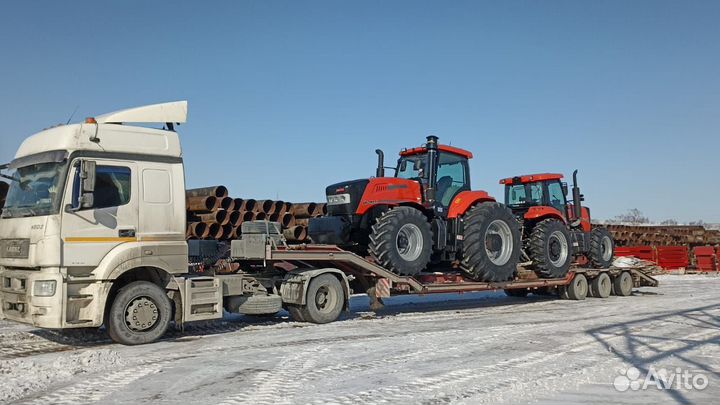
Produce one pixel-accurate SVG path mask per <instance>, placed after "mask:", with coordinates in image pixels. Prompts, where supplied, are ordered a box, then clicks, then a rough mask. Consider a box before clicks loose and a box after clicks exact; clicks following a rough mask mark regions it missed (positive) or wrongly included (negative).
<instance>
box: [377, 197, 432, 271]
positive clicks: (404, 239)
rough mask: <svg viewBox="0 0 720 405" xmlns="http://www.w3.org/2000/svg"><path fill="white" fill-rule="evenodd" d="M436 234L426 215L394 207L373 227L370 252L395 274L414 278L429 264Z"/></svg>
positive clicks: (413, 210) (409, 209)
mask: <svg viewBox="0 0 720 405" xmlns="http://www.w3.org/2000/svg"><path fill="white" fill-rule="evenodd" d="M432 240H433V234H432V229H431V228H430V223H429V222H428V220H427V217H425V214H423V213H422V212H420V210H417V209H415V208H412V207H395V208H393V209H391V210H389V211H387V212H385V213H384V214H383V215H382V216H380V218H378V219H377V221H376V222H375V224H374V225H373V226H372V231H371V233H370V244H369V246H368V250H369V251H370V254H371V256H372V257H373V258H375V260H377V262H378V263H379V264H380V265H381V266H383V267H385V268H386V269H388V270H390V271H392V272H393V273H397V274H401V275H405V276H412V275H415V274H418V273H420V272H421V271H422V270H423V269H425V268H426V267H427V265H428V263H429V262H430V255H431V254H432V245H433V242H432Z"/></svg>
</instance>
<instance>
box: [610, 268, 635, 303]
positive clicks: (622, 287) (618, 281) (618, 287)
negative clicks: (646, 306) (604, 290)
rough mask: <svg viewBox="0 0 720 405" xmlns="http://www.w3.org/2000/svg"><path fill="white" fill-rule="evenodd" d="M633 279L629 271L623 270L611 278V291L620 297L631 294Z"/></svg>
mask: <svg viewBox="0 0 720 405" xmlns="http://www.w3.org/2000/svg"><path fill="white" fill-rule="evenodd" d="M632 289H633V279H632V276H631V275H630V273H628V272H627V271H623V272H622V273H620V275H619V276H617V277H615V278H614V279H613V283H612V293H613V294H615V295H618V296H620V297H627V296H629V295H630V294H632Z"/></svg>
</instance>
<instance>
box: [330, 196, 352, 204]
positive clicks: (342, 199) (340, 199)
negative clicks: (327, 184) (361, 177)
mask: <svg viewBox="0 0 720 405" xmlns="http://www.w3.org/2000/svg"><path fill="white" fill-rule="evenodd" d="M349 203H350V194H335V195H329V196H327V204H328V205H341V204H349Z"/></svg>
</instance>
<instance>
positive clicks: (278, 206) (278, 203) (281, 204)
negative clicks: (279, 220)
mask: <svg viewBox="0 0 720 405" xmlns="http://www.w3.org/2000/svg"><path fill="white" fill-rule="evenodd" d="M274 203H275V206H274V207H273V212H272V213H273V214H280V213H282V210H283V208H285V201H282V200H277V201H274Z"/></svg>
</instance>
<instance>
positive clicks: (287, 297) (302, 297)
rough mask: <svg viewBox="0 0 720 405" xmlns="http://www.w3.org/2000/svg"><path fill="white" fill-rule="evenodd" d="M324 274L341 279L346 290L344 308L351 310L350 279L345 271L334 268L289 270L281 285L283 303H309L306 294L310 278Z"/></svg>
mask: <svg viewBox="0 0 720 405" xmlns="http://www.w3.org/2000/svg"><path fill="white" fill-rule="evenodd" d="M323 274H333V275H335V276H336V277H337V278H338V279H340V280H341V284H342V286H343V290H344V291H345V303H344V304H343V309H344V310H345V311H347V310H349V308H350V295H351V294H352V290H351V289H350V281H349V280H348V277H347V276H346V275H345V273H343V272H342V271H340V270H338V269H333V268H324V269H300V270H294V271H291V272H289V273H288V274H287V275H286V276H285V279H284V280H283V282H282V284H281V285H280V295H281V296H282V300H283V303H285V304H293V305H305V304H306V303H307V302H306V301H307V299H306V296H307V289H308V286H309V285H310V280H312V279H313V278H315V277H317V276H320V275H323Z"/></svg>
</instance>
